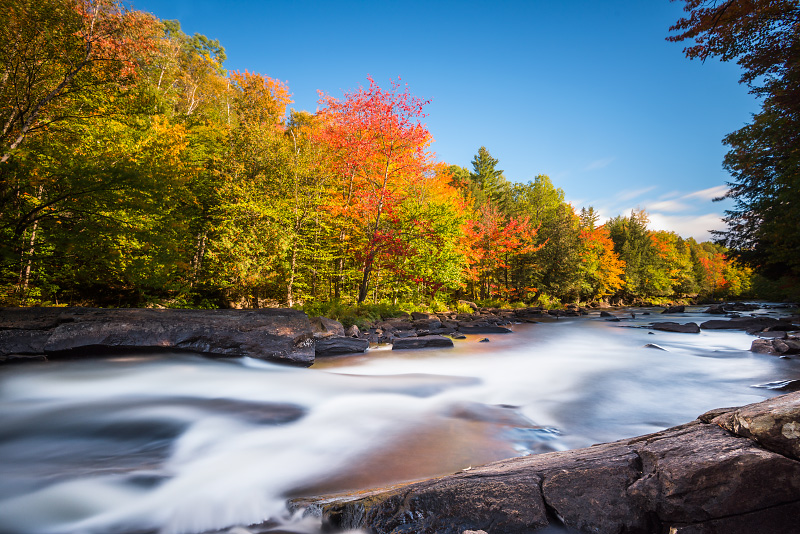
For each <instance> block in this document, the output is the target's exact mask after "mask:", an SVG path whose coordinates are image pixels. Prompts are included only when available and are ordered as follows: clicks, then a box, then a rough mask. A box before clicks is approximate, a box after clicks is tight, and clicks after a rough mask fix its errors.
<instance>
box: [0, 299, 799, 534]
mask: <svg viewBox="0 0 800 534" xmlns="http://www.w3.org/2000/svg"><path fill="white" fill-rule="evenodd" d="M701 309H702V308H689V309H688V311H687V313H683V314H677V315H670V316H659V315H656V313H657V311H656V310H652V311H653V315H649V316H646V315H643V314H642V312H643V311H646V310H642V309H637V310H635V313H636V317H635V318H633V317H631V315H630V313H629V312H627V311H617V312H615V313H616V314H617V315H618V316H619V317H621V318H623V319H622V320H621V321H620V322H610V321H607V320H606V319H604V318H601V317H599V316H598V314H597V313H596V312H595V313H592V314H591V315H590V316H589V317H584V318H573V319H565V318H561V319H559V320H552V321H550V322H547V323H542V324H521V325H514V326H513V327H512V328H513V329H514V333H512V334H504V335H500V334H498V335H485V336H468V337H467V339H466V340H461V341H456V346H455V348H453V349H429V350H421V351H391V350H386V349H382V348H378V349H373V350H370V351H369V352H368V353H366V354H359V355H354V356H344V357H338V358H331V359H326V360H320V361H318V362H317V363H316V364H315V365H314V366H313V367H312V368H310V369H298V368H291V367H282V366H278V365H273V364H269V363H265V362H262V361H257V360H251V359H232V360H210V359H206V358H203V357H200V356H192V355H187V354H172V355H164V354H160V355H157V356H156V355H147V354H142V355H136V356H126V357H116V358H110V359H104V360H97V359H94V360H83V361H63V362H51V363H49V364H25V365H17V366H6V367H4V368H2V369H1V370H0V533H3V534H11V533H13V534H66V533H70V534H84V533H86V534H99V533H104V534H105V533H120V534H122V533H125V534H128V533H130V534H133V533H144V532H160V533H164V534H179V533H199V532H206V531H211V530H215V529H221V530H222V531H224V532H231V533H237V534H246V533H247V532H252V529H247V528H244V527H243V526H244V525H249V524H254V523H260V522H263V521H265V520H267V519H271V520H274V521H278V522H281V523H283V526H282V527H281V528H282V529H284V530H282V531H286V530H292V529H295V530H297V531H309V529H310V530H311V531H313V529H314V526H313V524H312V525H310V524H309V521H310V520H305V521H299V522H298V520H297V519H296V518H290V517H289V516H288V514H287V512H286V511H285V510H286V508H285V503H286V500H287V498H291V497H294V496H302V495H314V494H319V493H323V492H333V491H341V490H348V489H359V488H367V487H374V486H380V485H385V484H390V483H393V482H399V481H404V480H412V479H418V478H424V477H429V476H433V475H440V474H445V473H452V472H455V471H458V470H461V469H468V468H469V467H470V466H475V465H478V464H481V463H486V462H489V461H492V460H497V459H501V458H507V457H511V456H519V455H525V454H535V453H541V452H548V451H556V450H565V449H569V448H576V447H584V446H588V445H591V444H594V443H599V442H605V441H612V440H616V439H621V438H625V437H631V436H636V435H640V434H645V433H649V432H654V431H657V430H660V429H663V428H666V427H669V426H674V425H677V424H681V423H684V422H687V421H690V420H692V419H694V418H695V417H697V416H698V415H699V414H701V413H703V412H705V411H707V410H709V409H712V408H718V407H723V406H735V405H742V404H747V403H751V402H757V401H760V400H763V399H765V398H767V397H770V396H774V395H777V394H779V393H780V391H776V390H773V389H770V388H769V387H765V385H768V383H771V382H776V381H781V380H790V379H800V359H796V358H793V359H781V358H778V357H775V356H768V355H763V354H754V353H751V352H749V350H748V349H749V347H750V343H751V342H752V340H753V339H754V338H753V337H752V336H749V335H747V334H745V333H744V332H737V331H703V332H702V333H700V334H678V333H667V332H653V331H650V330H648V329H647V328H637V327H642V326H646V325H647V324H648V323H650V322H651V321H654V320H678V321H680V322H687V321H696V322H701V321H704V320H708V319H709V318H710V317H709V316H708V315H703V314H701V313H699V311H700V310H701ZM756 313H759V314H773V313H777V312H776V311H774V310H759V311H758V312H756ZM651 332H652V333H651ZM481 338H488V339H489V340H490V341H489V342H488V343H480V342H479V339H481ZM647 344H655V345H657V346H658V347H660V348H657V347H652V346H651V347H647V346H646V345H647ZM661 349H664V350H661ZM236 525H239V526H238V527H235V526H236ZM231 527H234V528H231ZM259 531H261V530H259Z"/></svg>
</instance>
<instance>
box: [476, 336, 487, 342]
mask: <svg viewBox="0 0 800 534" xmlns="http://www.w3.org/2000/svg"><path fill="white" fill-rule="evenodd" d="M478 343H489V338H488V337H485V338H483V339H481V340H479V341H478Z"/></svg>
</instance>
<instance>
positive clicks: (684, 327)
mask: <svg viewBox="0 0 800 534" xmlns="http://www.w3.org/2000/svg"><path fill="white" fill-rule="evenodd" d="M650 328H652V329H653V330H661V331H663V332H679V333H683V334H699V333H700V327H699V326H697V323H684V324H681V323H673V322H669V321H667V322H660V323H653V324H651V325H650Z"/></svg>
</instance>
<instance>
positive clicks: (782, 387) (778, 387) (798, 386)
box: [751, 379, 800, 391]
mask: <svg viewBox="0 0 800 534" xmlns="http://www.w3.org/2000/svg"><path fill="white" fill-rule="evenodd" d="M751 387H754V388H763V389H771V390H773V391H800V380H796V379H789V380H776V381H774V382H767V383H766V384H756V385H755V386H751Z"/></svg>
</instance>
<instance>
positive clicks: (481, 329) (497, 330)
mask: <svg viewBox="0 0 800 534" xmlns="http://www.w3.org/2000/svg"><path fill="white" fill-rule="evenodd" d="M458 330H459V332H461V333H463V334H510V333H511V330H510V329H508V328H506V327H505V326H496V325H489V324H486V325H474V326H473V325H464V324H459V325H458Z"/></svg>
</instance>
